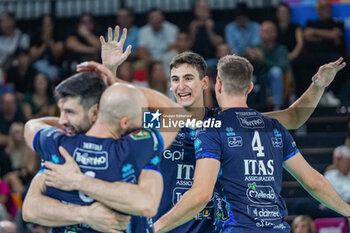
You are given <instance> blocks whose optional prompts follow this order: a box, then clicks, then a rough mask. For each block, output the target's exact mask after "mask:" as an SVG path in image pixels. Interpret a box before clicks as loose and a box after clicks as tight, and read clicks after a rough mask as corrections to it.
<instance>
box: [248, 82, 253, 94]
mask: <svg viewBox="0 0 350 233" xmlns="http://www.w3.org/2000/svg"><path fill="white" fill-rule="evenodd" d="M253 87H254V84H253V82H250V85H249V89H248V94H249V93H250V92H251V91H252V90H253Z"/></svg>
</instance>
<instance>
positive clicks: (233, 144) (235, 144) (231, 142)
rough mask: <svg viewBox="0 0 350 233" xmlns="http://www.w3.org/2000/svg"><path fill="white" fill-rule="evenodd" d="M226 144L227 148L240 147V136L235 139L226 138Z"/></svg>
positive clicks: (241, 142)
mask: <svg viewBox="0 0 350 233" xmlns="http://www.w3.org/2000/svg"><path fill="white" fill-rule="evenodd" d="M227 143H228V146H229V147H242V146H243V140H242V137H241V136H235V137H228V138H227Z"/></svg>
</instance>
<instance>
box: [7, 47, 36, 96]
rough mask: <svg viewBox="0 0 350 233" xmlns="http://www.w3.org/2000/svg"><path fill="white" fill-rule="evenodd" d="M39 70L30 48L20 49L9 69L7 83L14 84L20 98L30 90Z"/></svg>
mask: <svg viewBox="0 0 350 233" xmlns="http://www.w3.org/2000/svg"><path fill="white" fill-rule="evenodd" d="M36 73H37V70H36V69H35V68H34V66H33V64H32V61H31V58H30V54H29V50H27V49H18V50H17V51H16V52H15V60H14V62H13V63H12V65H11V66H10V68H9V69H8V71H7V80H6V83H7V84H9V85H11V86H13V87H14V88H15V90H16V94H17V96H18V98H19V100H22V98H23V96H24V94H25V93H27V92H29V90H30V87H31V86H32V84H33V79H34V76H35V74H36Z"/></svg>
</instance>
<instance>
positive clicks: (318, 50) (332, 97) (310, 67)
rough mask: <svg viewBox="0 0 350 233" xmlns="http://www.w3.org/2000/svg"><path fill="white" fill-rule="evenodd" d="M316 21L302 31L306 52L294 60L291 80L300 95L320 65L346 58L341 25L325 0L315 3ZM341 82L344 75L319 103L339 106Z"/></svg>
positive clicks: (309, 23)
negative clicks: (293, 81) (292, 79)
mask: <svg viewBox="0 0 350 233" xmlns="http://www.w3.org/2000/svg"><path fill="white" fill-rule="evenodd" d="M316 11H317V14H318V15H319V19H317V20H309V21H307V23H306V27H305V29H304V40H305V42H304V45H305V51H304V53H303V54H301V56H300V57H299V58H298V59H296V60H295V66H297V67H298V68H297V69H294V73H295V75H294V78H295V85H296V91H297V94H298V96H300V95H301V94H302V93H303V92H304V91H305V90H306V88H307V87H308V85H309V82H310V77H311V76H312V75H313V74H314V73H315V72H316V71H317V69H318V67H319V66H320V65H322V64H325V63H328V62H330V61H334V60H336V59H337V58H338V57H340V56H344V55H345V43H344V40H345V39H344V25H343V23H341V22H339V21H336V20H334V19H333V18H332V6H331V4H330V2H329V1H328V0H318V1H317V4H316ZM343 82H344V72H339V74H338V77H337V78H336V79H335V80H334V82H333V83H332V84H331V85H330V86H329V88H328V91H327V92H326V93H325V94H324V96H323V100H321V102H320V104H323V105H325V106H329V107H332V106H333V107H334V106H338V105H339V104H340V100H339V99H338V98H336V94H337V93H338V91H339V89H340V86H341V84H342V83H343Z"/></svg>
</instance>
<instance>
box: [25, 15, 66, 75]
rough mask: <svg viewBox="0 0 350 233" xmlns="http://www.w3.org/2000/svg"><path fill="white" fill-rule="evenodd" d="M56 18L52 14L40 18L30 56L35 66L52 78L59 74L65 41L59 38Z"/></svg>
mask: <svg viewBox="0 0 350 233" xmlns="http://www.w3.org/2000/svg"><path fill="white" fill-rule="evenodd" d="M56 32H57V28H55V20H54V19H53V17H52V16H51V15H44V16H43V17H41V18H40V23H39V27H38V32H37V33H36V34H35V36H34V38H33V40H32V46H31V48H30V56H31V57H32V59H33V62H34V66H35V68H36V69H37V70H38V71H39V72H42V73H45V74H46V75H47V76H48V77H49V78H50V79H51V80H55V79H57V78H58V76H59V72H60V63H61V62H62V56H63V53H64V43H63V41H62V40H61V38H59V36H58V34H57V33H56Z"/></svg>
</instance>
